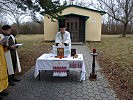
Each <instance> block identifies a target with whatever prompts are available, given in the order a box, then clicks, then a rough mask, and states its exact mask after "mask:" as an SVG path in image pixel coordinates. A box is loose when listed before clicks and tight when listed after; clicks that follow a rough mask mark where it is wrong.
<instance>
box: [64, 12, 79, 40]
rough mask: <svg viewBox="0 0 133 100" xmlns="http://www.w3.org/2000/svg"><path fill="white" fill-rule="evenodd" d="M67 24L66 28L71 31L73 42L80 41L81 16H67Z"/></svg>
mask: <svg viewBox="0 0 133 100" xmlns="http://www.w3.org/2000/svg"><path fill="white" fill-rule="evenodd" d="M65 26H66V30H67V31H69V32H70V35H71V40H72V42H79V17H78V16H72V15H71V16H67V17H66V19H65Z"/></svg>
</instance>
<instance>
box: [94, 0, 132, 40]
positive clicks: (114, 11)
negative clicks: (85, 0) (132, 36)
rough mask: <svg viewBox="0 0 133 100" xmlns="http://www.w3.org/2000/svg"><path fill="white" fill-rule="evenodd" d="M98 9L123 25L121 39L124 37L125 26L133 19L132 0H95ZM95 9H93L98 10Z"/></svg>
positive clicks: (125, 32)
mask: <svg viewBox="0 0 133 100" xmlns="http://www.w3.org/2000/svg"><path fill="white" fill-rule="evenodd" d="M97 2H98V4H99V6H98V7H99V8H100V9H102V10H106V13H107V14H108V15H109V16H111V17H112V18H113V19H115V20H116V21H120V22H121V23H122V24H123V26H124V27H123V31H124V32H123V33H122V37H126V34H127V26H128V24H129V22H130V21H131V20H132V18H133V0H97ZM98 7H95V8H98Z"/></svg>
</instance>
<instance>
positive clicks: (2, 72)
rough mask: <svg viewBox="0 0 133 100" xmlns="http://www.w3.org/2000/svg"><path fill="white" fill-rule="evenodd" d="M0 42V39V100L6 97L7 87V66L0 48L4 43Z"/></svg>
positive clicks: (2, 49)
mask: <svg viewBox="0 0 133 100" xmlns="http://www.w3.org/2000/svg"><path fill="white" fill-rule="evenodd" d="M1 40H2V38H1V37H0V100H1V99H2V97H1V96H6V95H8V92H7V91H6V89H7V87H8V74H7V64H6V59H5V53H4V48H3V46H2V44H3V43H4V42H1ZM5 42H7V41H5Z"/></svg>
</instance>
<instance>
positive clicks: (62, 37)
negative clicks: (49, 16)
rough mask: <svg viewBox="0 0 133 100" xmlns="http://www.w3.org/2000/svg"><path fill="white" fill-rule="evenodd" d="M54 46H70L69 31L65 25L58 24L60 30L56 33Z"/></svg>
mask: <svg viewBox="0 0 133 100" xmlns="http://www.w3.org/2000/svg"><path fill="white" fill-rule="evenodd" d="M55 43H56V46H63V45H64V46H69V47H70V48H71V38H70V33H69V32H68V31H66V29H65V26H63V25H61V26H60V31H59V32H58V33H57V34H56V38H55Z"/></svg>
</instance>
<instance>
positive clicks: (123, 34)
mask: <svg viewBox="0 0 133 100" xmlns="http://www.w3.org/2000/svg"><path fill="white" fill-rule="evenodd" d="M127 25H128V24H127V23H124V31H123V33H122V37H126V34H127Z"/></svg>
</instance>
